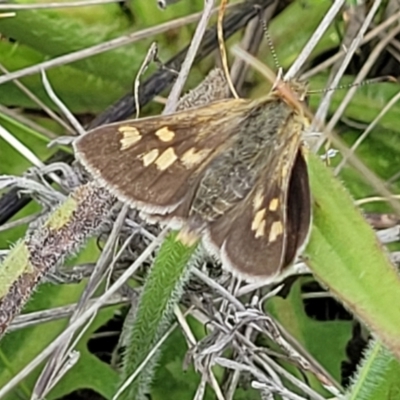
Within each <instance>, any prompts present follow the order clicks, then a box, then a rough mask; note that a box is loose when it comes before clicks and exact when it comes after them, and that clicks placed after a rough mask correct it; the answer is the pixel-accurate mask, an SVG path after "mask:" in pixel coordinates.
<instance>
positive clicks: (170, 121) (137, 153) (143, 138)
mask: <svg viewBox="0 0 400 400" xmlns="http://www.w3.org/2000/svg"><path fill="white" fill-rule="evenodd" d="M249 103H250V102H249V101H246V100H226V101H221V102H217V103H214V104H213V105H212V106H207V107H201V108H197V109H194V110H190V111H184V112H180V113H176V114H173V115H169V116H163V117H151V118H144V119H140V120H131V121H125V122H123V123H117V124H111V125H107V126H104V127H100V128H98V129H95V130H93V131H90V132H88V133H87V134H86V135H84V136H82V137H81V138H79V139H77V140H76V141H75V143H74V147H75V151H76V155H77V158H78V160H79V161H80V162H81V163H82V164H83V165H84V166H85V167H86V168H87V169H88V171H89V172H90V173H91V174H92V175H93V176H94V177H96V178H97V179H98V180H99V182H100V183H103V184H104V185H105V186H106V187H107V188H108V189H109V190H110V191H111V192H112V193H113V194H114V195H116V196H117V197H118V198H119V199H121V200H123V201H126V202H128V203H130V204H132V205H133V206H137V207H140V208H142V209H143V210H144V211H148V212H158V213H161V214H164V213H167V212H169V211H172V210H174V209H175V208H176V207H177V206H178V205H179V204H181V203H182V202H183V201H184V199H185V196H186V195H187V193H189V192H190V188H191V187H192V186H193V184H194V182H195V181H196V179H197V176H198V175H199V174H201V172H202V171H203V170H204V169H205V168H206V167H207V165H208V164H209V162H210V160H212V159H213V158H214V157H215V154H216V153H219V152H221V151H223V149H224V148H225V147H227V146H229V138H230V137H231V136H232V134H233V133H234V132H232V130H231V129H230V128H229V126H230V124H231V121H232V118H235V119H237V123H239V122H240V120H241V118H242V115H243V114H244V113H245V111H246V107H244V106H245V105H246V104H249ZM209 124H212V125H213V126H214V129H207V126H209ZM94 143H95V144H96V145H94Z"/></svg>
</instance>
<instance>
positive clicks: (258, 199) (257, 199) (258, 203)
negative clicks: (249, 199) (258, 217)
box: [253, 190, 264, 211]
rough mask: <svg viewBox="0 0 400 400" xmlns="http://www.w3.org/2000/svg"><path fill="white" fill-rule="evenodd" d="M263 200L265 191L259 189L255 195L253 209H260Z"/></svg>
mask: <svg viewBox="0 0 400 400" xmlns="http://www.w3.org/2000/svg"><path fill="white" fill-rule="evenodd" d="M263 201H264V195H263V192H262V191H261V190H259V191H258V192H257V193H256V195H255V196H254V199H253V210H254V211H257V210H258V209H260V207H261V206H262V203H263Z"/></svg>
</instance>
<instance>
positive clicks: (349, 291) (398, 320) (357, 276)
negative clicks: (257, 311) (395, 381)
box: [304, 154, 400, 357]
mask: <svg viewBox="0 0 400 400" xmlns="http://www.w3.org/2000/svg"><path fill="white" fill-rule="evenodd" d="M309 171H310V182H311V188H312V193H313V199H314V207H313V230H312V233H311V238H310V242H309V244H308V246H307V248H306V251H305V253H304V257H305V260H306V263H307V264H308V266H309V267H310V268H311V270H312V271H313V273H314V274H315V276H316V278H317V279H318V280H319V281H321V282H322V283H323V284H324V285H325V286H327V287H328V288H329V290H330V292H331V293H332V294H333V295H334V296H335V297H337V298H338V299H339V300H340V301H341V302H342V303H343V304H344V305H345V306H346V307H347V308H348V309H350V310H351V311H352V312H353V313H354V314H355V315H356V316H357V318H359V319H360V320H361V321H362V322H364V323H365V324H366V325H367V326H368V327H369V328H370V329H371V330H372V331H373V332H374V333H375V334H376V335H377V336H378V337H379V338H380V339H381V340H382V341H383V343H384V344H385V345H386V346H388V348H389V349H390V350H391V351H392V352H393V353H394V354H395V355H397V357H400V308H399V307H396V306H395V305H396V304H400V279H399V275H398V273H397V271H395V269H394V267H393V265H392V264H391V263H390V261H389V259H388V256H387V254H386V251H385V250H384V249H383V247H382V246H381V244H380V243H379V241H378V239H377V238H376V235H375V233H374V232H373V230H372V229H371V227H370V226H369V225H368V224H367V223H366V221H365V220H364V218H363V216H362V215H361V213H360V211H359V210H357V209H356V207H355V206H354V204H353V201H352V199H351V198H350V196H349V194H348V193H347V192H346V190H345V188H344V187H343V186H342V185H341V183H340V182H339V181H338V180H337V179H336V178H334V177H333V175H332V172H331V171H330V170H329V169H328V168H326V167H325V166H323V165H322V162H321V161H320V160H319V159H318V157H317V156H316V155H313V154H310V156H309Z"/></svg>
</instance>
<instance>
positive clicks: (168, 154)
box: [156, 147, 178, 171]
mask: <svg viewBox="0 0 400 400" xmlns="http://www.w3.org/2000/svg"><path fill="white" fill-rule="evenodd" d="M177 159H178V156H177V155H176V154H175V150H174V149H173V148H172V147H168V149H167V150H165V151H164V152H163V153H162V154H161V155H160V157H158V158H157V160H156V165H157V168H158V169H159V170H160V171H164V170H166V169H167V168H168V167H170V166H171V165H172V164H173V163H174V162H175V161H176V160H177Z"/></svg>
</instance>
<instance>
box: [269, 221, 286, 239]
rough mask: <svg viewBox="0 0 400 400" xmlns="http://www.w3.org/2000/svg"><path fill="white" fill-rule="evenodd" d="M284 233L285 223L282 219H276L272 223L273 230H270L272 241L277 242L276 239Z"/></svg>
mask: <svg viewBox="0 0 400 400" xmlns="http://www.w3.org/2000/svg"><path fill="white" fill-rule="evenodd" d="M282 233H283V225H282V222H281V221H275V222H274V223H273V224H272V225H271V231H270V232H269V238H268V239H269V241H270V242H275V240H276V239H277V238H278V236H279V235H282Z"/></svg>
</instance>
